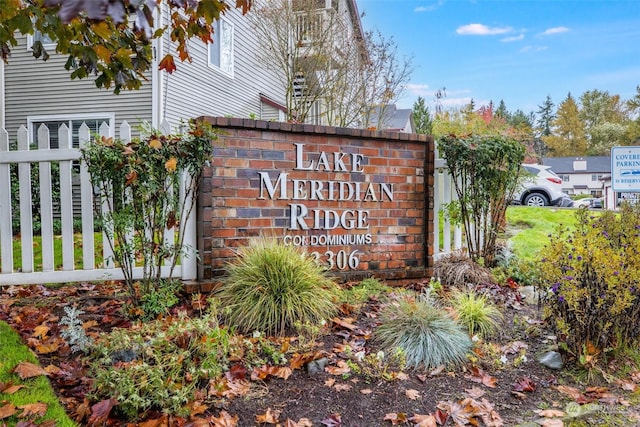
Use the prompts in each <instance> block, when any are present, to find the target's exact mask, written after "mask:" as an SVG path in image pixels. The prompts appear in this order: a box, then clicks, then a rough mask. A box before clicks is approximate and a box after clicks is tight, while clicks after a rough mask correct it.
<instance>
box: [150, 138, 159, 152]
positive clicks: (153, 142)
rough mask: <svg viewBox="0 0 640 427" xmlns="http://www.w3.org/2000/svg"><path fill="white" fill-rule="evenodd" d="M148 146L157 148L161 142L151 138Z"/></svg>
mask: <svg viewBox="0 0 640 427" xmlns="http://www.w3.org/2000/svg"><path fill="white" fill-rule="evenodd" d="M149 148H153V149H154V150H159V149H161V148H162V143H161V142H160V140H159V139H156V138H154V139H152V140H151V141H149Z"/></svg>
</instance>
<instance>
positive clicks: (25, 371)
mask: <svg viewBox="0 0 640 427" xmlns="http://www.w3.org/2000/svg"><path fill="white" fill-rule="evenodd" d="M13 372H15V373H16V374H18V376H19V377H20V379H23V380H24V379H27V378H32V377H37V376H39V375H49V374H48V373H47V371H45V370H44V369H42V368H41V367H40V366H38V365H34V364H33V363H30V362H20V363H18V366H16V367H15V369H14V370H13Z"/></svg>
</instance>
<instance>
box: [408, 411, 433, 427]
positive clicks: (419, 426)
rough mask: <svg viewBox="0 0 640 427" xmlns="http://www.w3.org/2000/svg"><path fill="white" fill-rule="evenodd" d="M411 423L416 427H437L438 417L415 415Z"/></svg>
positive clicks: (410, 419)
mask: <svg viewBox="0 0 640 427" xmlns="http://www.w3.org/2000/svg"><path fill="white" fill-rule="evenodd" d="M409 421H411V422H413V423H415V427H437V425H438V424H437V423H436V417H434V416H433V415H431V414H429V415H421V414H414V415H413V417H411V418H409Z"/></svg>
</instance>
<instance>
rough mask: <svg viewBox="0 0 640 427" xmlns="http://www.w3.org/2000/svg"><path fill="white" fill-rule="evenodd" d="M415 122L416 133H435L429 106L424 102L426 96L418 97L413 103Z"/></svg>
mask: <svg viewBox="0 0 640 427" xmlns="http://www.w3.org/2000/svg"><path fill="white" fill-rule="evenodd" d="M413 123H414V125H415V127H416V133H422V134H426V135H431V134H432V133H433V119H432V118H431V112H430V111H429V107H427V105H426V104H425V102H424V98H422V97H421V96H419V97H418V99H417V100H416V102H415V103H414V104H413Z"/></svg>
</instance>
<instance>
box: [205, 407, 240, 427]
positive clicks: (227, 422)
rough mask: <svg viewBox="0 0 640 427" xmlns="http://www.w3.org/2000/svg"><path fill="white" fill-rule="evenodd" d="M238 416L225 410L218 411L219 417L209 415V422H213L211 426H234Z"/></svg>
mask: <svg viewBox="0 0 640 427" xmlns="http://www.w3.org/2000/svg"><path fill="white" fill-rule="evenodd" d="M238 420H239V418H238V416H237V415H234V416H231V415H230V414H229V413H228V412H227V411H225V410H222V411H220V416H219V417H211V418H210V419H209V422H210V423H213V424H212V425H213V427H236V426H237V425H238Z"/></svg>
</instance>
